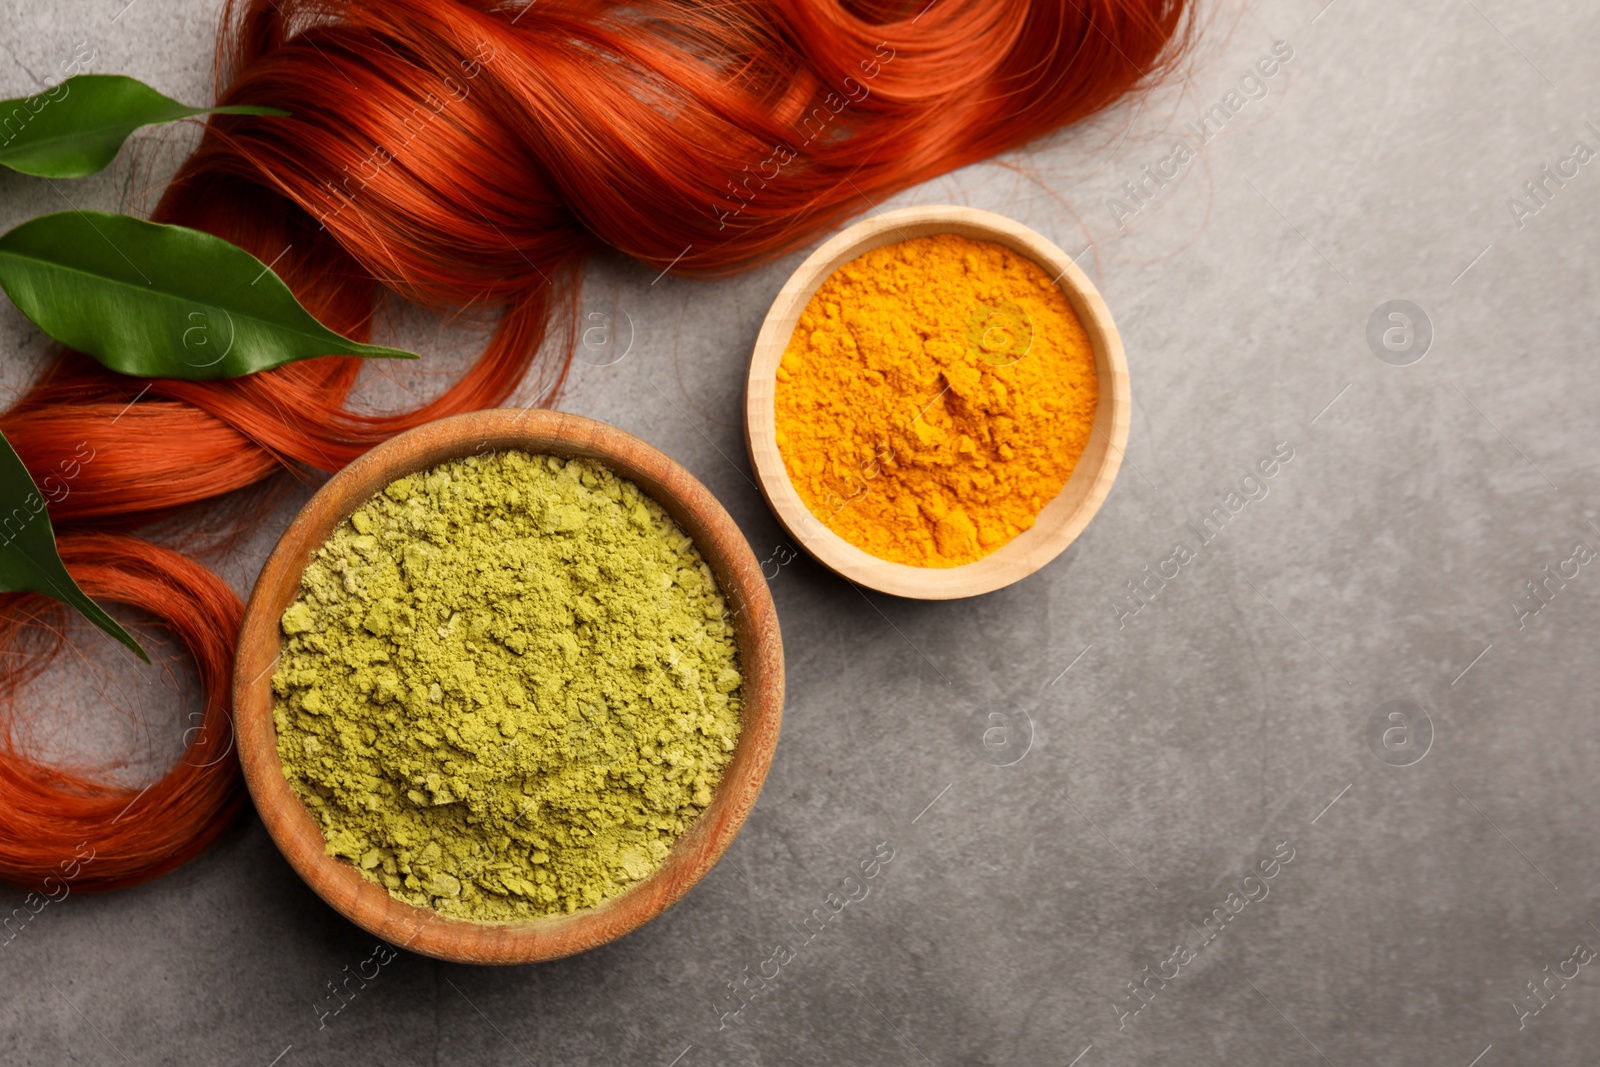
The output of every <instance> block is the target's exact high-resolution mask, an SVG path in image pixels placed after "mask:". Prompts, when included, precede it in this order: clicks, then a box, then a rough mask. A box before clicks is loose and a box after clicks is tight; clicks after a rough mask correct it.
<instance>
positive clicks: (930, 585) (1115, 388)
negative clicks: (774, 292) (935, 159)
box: [744, 206, 1130, 600]
mask: <svg viewBox="0 0 1600 1067" xmlns="http://www.w3.org/2000/svg"><path fill="white" fill-rule="evenodd" d="M938 233H954V234H959V235H960V236H963V237H970V238H973V239H974V240H978V241H992V242H994V243H995V244H1000V245H1005V246H1006V247H1007V248H1010V249H1012V250H1013V251H1016V252H1018V253H1020V254H1022V255H1024V256H1027V257H1028V258H1029V259H1031V260H1033V261H1034V262H1035V263H1037V264H1039V266H1041V267H1043V268H1044V270H1045V273H1046V274H1048V275H1049V276H1050V277H1052V278H1056V279H1057V283H1056V284H1058V285H1059V286H1060V287H1061V291H1062V292H1063V293H1064V294H1066V297H1067V301H1068V302H1069V303H1070V304H1071V305H1072V309H1073V310H1074V311H1075V312H1077V315H1078V319H1079V321H1080V322H1082V323H1083V328H1084V331H1085V332H1087V333H1088V335H1089V342H1090V344H1091V345H1092V346H1093V348H1094V362H1095V371H1096V373H1097V375H1098V377H1099V386H1100V394H1099V395H1100V399H1099V405H1098V407H1097V408H1096V409H1095V418H1094V427H1093V429H1092V430H1091V431H1090V434H1089V444H1088V446H1087V447H1085V448H1084V450H1083V455H1082V456H1080V457H1079V458H1078V464H1077V466H1076V467H1075V468H1074V469H1073V472H1072V477H1071V478H1069V479H1067V484H1066V485H1064V486H1062V488H1061V492H1060V493H1058V494H1056V497H1055V499H1054V500H1052V501H1051V502H1050V503H1049V504H1047V505H1045V508H1044V510H1043V511H1041V512H1040V513H1039V516H1038V518H1037V520H1036V521H1035V522H1034V524H1033V526H1032V528H1030V529H1028V530H1024V531H1023V532H1022V533H1020V534H1018V535H1017V536H1016V537H1015V538H1013V539H1012V540H1010V541H1008V542H1006V543H1005V544H1004V545H1002V546H1001V547H1000V548H998V549H996V550H995V551H993V552H991V553H989V554H988V555H987V556H984V557H983V558H982V559H979V560H975V561H973V562H971V563H966V564H962V565H961V566H959V567H913V566H911V565H909V564H905V563H893V562H890V561H889V560H886V559H880V558H878V557H877V556H873V555H871V554H869V553H867V552H865V551H863V550H862V549H860V548H857V547H856V546H855V545H853V544H851V543H850V542H848V541H846V540H845V539H844V538H842V537H840V536H839V535H838V534H836V533H834V532H833V531H832V530H830V529H828V527H826V526H825V525H823V524H822V522H821V521H820V520H818V519H817V518H816V516H814V515H812V514H811V512H810V510H809V509H807V507H806V505H805V502H804V501H803V500H801V499H800V494H799V493H798V492H797V491H796V490H795V487H794V483H792V482H791V481H790V480H789V472H788V471H787V470H786V469H785V468H784V465H783V456H782V455H781V454H780V453H779V451H778V441H777V425H776V413H775V410H774V406H773V402H774V397H775V395H776V390H777V373H778V364H779V363H780V362H781V361H782V360H783V352H784V349H785V348H787V347H788V345H789V337H790V335H791V334H793V333H794V328H795V324H796V323H797V322H799V321H800V314H801V313H802V312H803V311H805V309H806V304H808V303H809V302H810V301H811V297H812V296H813V295H815V293H816V291H817V290H818V289H819V288H821V286H822V283H823V282H825V281H827V279H828V276H829V275H830V274H832V273H833V272H834V271H835V270H837V269H839V268H840V267H842V266H844V265H845V264H846V263H848V262H850V261H851V260H852V259H855V258H856V257H857V256H860V255H864V254H866V253H867V252H870V251H872V250H873V249H875V248H880V247H882V246H883V245H887V244H893V243H895V242H896V241H905V240H909V239H911V238H914V237H928V236H931V235H933V234H938ZM1129 411H1130V401H1129V396H1128V362H1127V359H1126V357H1125V356H1124V355H1123V353H1122V338H1121V337H1120V336H1119V335H1118V333H1117V327H1116V324H1115V323H1113V322H1112V321H1111V312H1110V311H1109V310H1107V308H1106V305H1105V301H1104V300H1102V299H1101V298H1100V293H1099V292H1098V291H1097V290H1096V289H1095V287H1094V283H1093V282H1091V281H1090V280H1089V278H1088V276H1087V275H1085V274H1084V273H1083V271H1081V270H1079V269H1078V265H1077V264H1076V263H1074V262H1073V261H1072V257H1070V256H1068V255H1067V254H1066V253H1065V252H1063V251H1062V250H1061V249H1060V248H1058V247H1056V246H1055V245H1054V244H1052V243H1051V242H1050V241H1048V240H1047V239H1046V238H1045V237H1044V236H1043V235H1042V234H1039V233H1035V232H1034V231H1033V230H1030V229H1029V228H1028V227H1026V226H1024V225H1022V224H1021V223H1019V222H1013V221H1012V220H1011V219H1008V218H1006V217H1004V216H1003V215H996V214H994V213H992V212H988V211H979V210H977V209H976V208H969V207H955V206H934V207H908V208H901V209H900V210H898V211H887V212H884V213H883V214H881V215H875V216H873V217H872V218H869V219H865V220H863V221H861V222H858V223H856V224H855V225H854V226H850V227H848V228H846V229H845V230H843V231H842V232H841V233H840V234H839V235H838V236H836V237H834V238H833V239H832V240H830V241H828V242H827V243H826V244H824V245H823V246H822V247H821V248H819V249H817V250H816V251H815V252H813V253H812V254H811V256H810V257H809V258H808V259H807V260H806V261H805V262H804V263H802V264H800V267H799V269H798V270H796V271H795V272H794V274H793V275H792V276H791V277H790V278H789V281H788V282H787V283H786V284H785V285H784V287H783V289H782V290H780V291H779V293H778V297H777V299H776V300H774V301H773V302H772V309H771V310H770V311H768V312H767V318H766V321H765V322H763V323H762V324H761V333H760V334H759V335H758V336H757V338H756V347H755V354H754V355H753V356H752V357H751V359H750V375H749V378H748V379H747V380H746V382H745V422H744V425H745V439H746V441H747V443H748V445H749V448H750V462H751V465H752V466H754V467H755V470H756V479H757V481H759V482H760V483H761V491H762V492H763V493H764V494H766V498H767V502H768V503H769V504H771V505H772V510H773V511H774V512H776V513H777V515H778V520H779V521H780V522H782V523H783V525H784V528H785V529H787V530H788V531H789V533H790V535H791V536H793V537H794V539H795V540H796V541H798V542H799V543H800V545H801V546H802V547H803V548H805V550H806V551H807V552H809V553H811V555H812V556H814V557H815V558H816V559H817V560H818V562H820V563H822V564H823V566H825V567H827V568H829V569H830V570H832V571H834V572H836V573H838V574H841V575H843V576H844V577H846V578H848V579H850V580H851V581H852V582H855V583H857V584H858V585H864V586H867V587H868V588H870V589H877V590H879V591H880V592H884V593H893V594H894V595H896V596H903V597H914V598H916V599H919V600H951V599H954V598H956V597H966V596H976V595H978V594H979V593H988V592H992V591H993V590H996V589H999V588H1001V587H1003V586H1007V585H1010V584H1011V583H1012V582H1016V581H1020V580H1021V579H1023V578H1026V577H1027V576H1028V575H1030V574H1032V573H1033V572H1034V571H1036V570H1038V569H1039V568H1040V567H1043V566H1044V565H1045V564H1046V563H1049V562H1050V561H1051V560H1053V559H1055V558H1056V556H1058V555H1060V554H1061V552H1062V550H1063V549H1065V548H1066V547H1067V546H1068V545H1070V544H1071V543H1072V541H1073V539H1074V538H1076V537H1077V536H1078V534H1080V533H1082V532H1083V528H1084V527H1085V526H1087V525H1088V524H1089V520H1090V519H1092V518H1094V515H1095V512H1097V511H1099V510H1100V505H1101V503H1102V502H1103V501H1104V500H1105V498H1106V494H1107V493H1109V492H1110V491H1111V483H1112V482H1113V481H1115V480H1116V477H1117V469H1118V468H1119V467H1120V466H1121V465H1122V452H1123V449H1124V448H1125V447H1126V446H1127V443H1128V413H1129Z"/></svg>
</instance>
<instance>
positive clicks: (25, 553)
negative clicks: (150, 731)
mask: <svg viewBox="0 0 1600 1067" xmlns="http://www.w3.org/2000/svg"><path fill="white" fill-rule="evenodd" d="M0 593H43V594H44V595H45V596H48V597H54V598H55V599H57V600H59V601H61V602H62V603H63V604H67V605H70V606H71V607H74V608H77V609H78V610H79V611H81V612H82V613H83V617H84V618H86V619H88V620H89V621H90V622H92V623H94V624H95V625H96V626H98V627H100V629H102V630H104V631H105V632H106V633H108V634H110V635H111V636H112V637H115V638H116V639H117V640H118V641H121V642H122V643H123V644H125V645H127V646H128V647H129V648H131V649H133V650H134V652H136V653H138V656H139V658H140V659H142V660H144V661H145V662H146V663H149V662H150V657H149V656H147V655H145V651H144V649H142V648H140V647H139V642H137V641H135V640H134V639H133V635H131V634H129V633H128V631H126V630H124V629H123V628H122V627H121V626H118V625H117V620H115V619H113V618H112V617H111V616H110V615H107V614H106V612H105V609H104V608H102V607H101V606H100V605H99V604H96V603H95V602H94V601H93V600H91V599H89V594H87V593H85V592H84V591H83V590H82V589H80V588H79V587H78V583H77V582H75V581H73V578H72V575H70V574H68V573H67V567H66V564H64V563H62V562H61V554H60V553H59V552H57V551H56V532H55V529H54V528H53V527H52V526H51V525H50V513H49V511H47V510H46V507H45V500H44V497H43V496H42V495H41V494H40V492H39V487H38V486H37V485H35V484H34V481H33V476H32V475H30V474H29V473H28V468H27V467H24V466H23V465H22V460H21V459H20V458H19V457H18V456H17V450H16V449H14V448H12V447H11V442H10V441H7V440H6V439H5V435H4V434H0Z"/></svg>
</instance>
